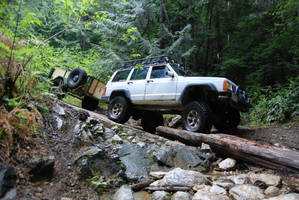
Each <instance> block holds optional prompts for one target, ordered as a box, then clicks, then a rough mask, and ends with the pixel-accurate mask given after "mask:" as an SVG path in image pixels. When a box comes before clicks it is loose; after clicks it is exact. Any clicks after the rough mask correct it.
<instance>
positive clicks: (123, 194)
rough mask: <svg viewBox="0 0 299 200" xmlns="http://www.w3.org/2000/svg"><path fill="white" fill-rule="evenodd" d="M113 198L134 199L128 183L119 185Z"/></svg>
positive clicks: (116, 199)
mask: <svg viewBox="0 0 299 200" xmlns="http://www.w3.org/2000/svg"><path fill="white" fill-rule="evenodd" d="M113 200H134V197H133V192H132V190H131V188H130V187H129V186H128V185H123V186H121V187H120V188H119V189H118V190H117V192H116V193H115V194H114V196H113Z"/></svg>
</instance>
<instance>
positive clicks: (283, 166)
mask: <svg viewBox="0 0 299 200" xmlns="http://www.w3.org/2000/svg"><path fill="white" fill-rule="evenodd" d="M156 130H157V132H158V134H159V135H160V136H163V137H165V138H168V139H172V140H178V141H180V142H183V143H185V144H188V145H192V146H200V144H201V143H202V142H204V143H207V144H209V145H210V146H211V147H212V149H213V150H214V151H216V152H219V153H222V154H226V155H229V156H231V157H234V158H237V159H241V160H244V161H247V162H251V163H254V164H256V165H260V166H264V167H268V168H272V169H279V170H288V171H294V172H299V151H296V150H291V149H287V148H281V147H276V146H273V145H269V144H261V143H258V142H256V141H253V140H248V139H244V138H240V137H237V136H233V135H227V134H203V133H194V132H190V131H185V130H177V129H173V128H168V127H164V126H159V127H157V128H156Z"/></svg>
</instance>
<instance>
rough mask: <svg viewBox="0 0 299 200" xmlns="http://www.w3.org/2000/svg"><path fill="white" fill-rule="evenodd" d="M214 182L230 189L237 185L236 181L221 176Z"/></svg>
mask: <svg viewBox="0 0 299 200" xmlns="http://www.w3.org/2000/svg"><path fill="white" fill-rule="evenodd" d="M213 184H215V185H218V186H220V187H222V188H225V189H230V188H232V187H233V186H234V185H235V183H234V182H233V181H232V180H230V179H227V178H220V179H218V180H216V181H214V182H213Z"/></svg>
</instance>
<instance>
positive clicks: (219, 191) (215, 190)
mask: <svg viewBox="0 0 299 200" xmlns="http://www.w3.org/2000/svg"><path fill="white" fill-rule="evenodd" d="M210 192H212V193H215V194H225V195H227V192H226V190H225V189H224V188H222V187H220V186H218V185H213V186H212V187H211V189H210Z"/></svg>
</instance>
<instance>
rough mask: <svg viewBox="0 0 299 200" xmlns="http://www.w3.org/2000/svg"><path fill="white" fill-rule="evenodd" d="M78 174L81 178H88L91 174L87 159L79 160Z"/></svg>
mask: <svg viewBox="0 0 299 200" xmlns="http://www.w3.org/2000/svg"><path fill="white" fill-rule="evenodd" d="M78 174H79V175H80V177H81V178H83V179H87V178H90V177H91V176H92V175H93V173H92V171H91V168H90V166H89V163H88V160H87V159H83V160H81V163H80V167H79V170H78Z"/></svg>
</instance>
